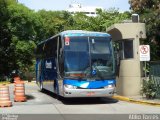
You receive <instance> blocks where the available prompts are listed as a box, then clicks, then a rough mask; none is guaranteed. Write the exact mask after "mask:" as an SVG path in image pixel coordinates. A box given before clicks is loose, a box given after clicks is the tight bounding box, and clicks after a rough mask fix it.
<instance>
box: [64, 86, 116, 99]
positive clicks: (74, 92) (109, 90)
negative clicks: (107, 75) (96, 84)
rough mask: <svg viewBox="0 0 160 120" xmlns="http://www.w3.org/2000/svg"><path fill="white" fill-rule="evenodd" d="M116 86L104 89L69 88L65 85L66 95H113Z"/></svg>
mask: <svg viewBox="0 0 160 120" xmlns="http://www.w3.org/2000/svg"><path fill="white" fill-rule="evenodd" d="M114 89H115V88H103V89H69V88H66V87H64V89H63V96H64V97H111V96H113V94H114Z"/></svg>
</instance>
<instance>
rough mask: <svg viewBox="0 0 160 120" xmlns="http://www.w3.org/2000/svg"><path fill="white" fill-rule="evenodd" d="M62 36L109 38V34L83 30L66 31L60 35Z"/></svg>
mask: <svg viewBox="0 0 160 120" xmlns="http://www.w3.org/2000/svg"><path fill="white" fill-rule="evenodd" d="M60 34H61V35H62V36H67V37H71V36H94V37H110V34H108V33H104V32H93V31H84V30H67V31H64V32H61V33H60Z"/></svg>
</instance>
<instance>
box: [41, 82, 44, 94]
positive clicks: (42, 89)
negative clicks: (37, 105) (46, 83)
mask: <svg viewBox="0 0 160 120" xmlns="http://www.w3.org/2000/svg"><path fill="white" fill-rule="evenodd" d="M40 91H41V92H43V91H44V88H43V82H40Z"/></svg>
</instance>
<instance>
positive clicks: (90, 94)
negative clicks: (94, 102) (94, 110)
mask: <svg viewBox="0 0 160 120" xmlns="http://www.w3.org/2000/svg"><path fill="white" fill-rule="evenodd" d="M92 95H95V92H87V96H92Z"/></svg>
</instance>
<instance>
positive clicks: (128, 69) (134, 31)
mask: <svg viewBox="0 0 160 120" xmlns="http://www.w3.org/2000/svg"><path fill="white" fill-rule="evenodd" d="M106 31H107V32H108V33H109V34H111V36H112V39H113V41H122V40H124V39H130V40H133V54H134V58H132V59H123V60H120V66H119V73H118V76H117V86H116V87H117V94H119V95H124V96H136V95H139V94H140V90H141V63H140V59H139V45H140V38H146V30H145V24H144V23H121V24H115V25H113V26H111V27H109V28H107V29H106Z"/></svg>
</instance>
